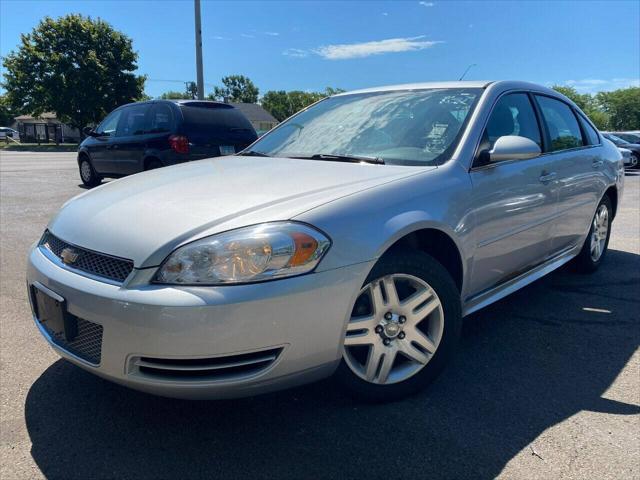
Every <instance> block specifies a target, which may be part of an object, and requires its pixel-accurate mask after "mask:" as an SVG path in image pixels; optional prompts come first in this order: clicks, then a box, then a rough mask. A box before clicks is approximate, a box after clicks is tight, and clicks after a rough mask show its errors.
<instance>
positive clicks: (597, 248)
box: [573, 195, 613, 273]
mask: <svg viewBox="0 0 640 480" xmlns="http://www.w3.org/2000/svg"><path fill="white" fill-rule="evenodd" d="M612 219H613V208H612V206H611V200H609V197H608V196H606V195H605V196H604V197H602V200H600V203H599V204H598V208H596V213H595V215H594V216H593V220H592V221H591V228H590V229H589V234H588V235H587V238H586V239H585V241H584V245H583V246H582V250H580V253H579V254H578V256H577V257H576V258H575V259H574V260H573V264H574V266H575V267H576V269H577V270H578V271H579V272H582V273H591V272H595V271H596V270H597V269H598V267H599V266H600V264H601V263H602V261H603V260H604V257H605V255H606V253H607V248H608V247H609V237H610V236H611V220H612Z"/></svg>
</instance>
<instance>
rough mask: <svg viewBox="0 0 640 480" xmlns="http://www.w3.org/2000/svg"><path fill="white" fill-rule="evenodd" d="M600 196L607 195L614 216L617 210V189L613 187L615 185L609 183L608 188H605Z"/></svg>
mask: <svg viewBox="0 0 640 480" xmlns="http://www.w3.org/2000/svg"><path fill="white" fill-rule="evenodd" d="M602 196H603V197H605V196H606V197H609V200H610V201H611V207H612V208H613V218H615V216H616V213H617V212H618V189H617V188H616V187H615V185H611V186H610V187H609V188H607V190H606V191H605V192H604V195H602Z"/></svg>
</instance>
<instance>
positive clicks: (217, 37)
mask: <svg viewBox="0 0 640 480" xmlns="http://www.w3.org/2000/svg"><path fill="white" fill-rule="evenodd" d="M211 38H213V39H214V40H231V39H230V38H229V37H222V36H220V35H214V36H213V37H211Z"/></svg>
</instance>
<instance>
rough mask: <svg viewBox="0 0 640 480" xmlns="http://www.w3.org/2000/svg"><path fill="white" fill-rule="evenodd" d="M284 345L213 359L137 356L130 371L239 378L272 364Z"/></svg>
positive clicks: (167, 376)
mask: <svg viewBox="0 0 640 480" xmlns="http://www.w3.org/2000/svg"><path fill="white" fill-rule="evenodd" d="M281 352H282V349H281V348H272V349H269V350H262V351H259V352H252V353H242V354H239V355H226V356H222V357H210V358H189V359H169V358H151V357H137V358H133V359H132V361H131V368H130V373H133V374H137V375H143V376H146V377H153V378H156V379H159V380H168V381H206V380H209V381H211V380H226V381H229V380H236V379H239V378H243V377H248V376H253V375H256V374H258V373H260V372H262V371H264V370H266V369H267V368H269V366H271V365H272V364H273V363H274V362H275V361H276V359H277V358H278V356H279V355H280V353H281Z"/></svg>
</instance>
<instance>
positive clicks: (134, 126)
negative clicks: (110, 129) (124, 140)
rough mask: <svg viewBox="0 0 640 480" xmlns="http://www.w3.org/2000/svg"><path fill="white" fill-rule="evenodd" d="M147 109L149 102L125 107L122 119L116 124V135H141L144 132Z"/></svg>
mask: <svg viewBox="0 0 640 480" xmlns="http://www.w3.org/2000/svg"><path fill="white" fill-rule="evenodd" d="M148 111H149V104H138V105H131V106H129V107H125V108H124V109H123V112H122V115H123V117H122V121H121V122H120V123H119V125H118V129H117V131H116V137H128V136H131V135H142V134H143V133H144V123H145V116H146V114H147V112H148Z"/></svg>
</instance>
